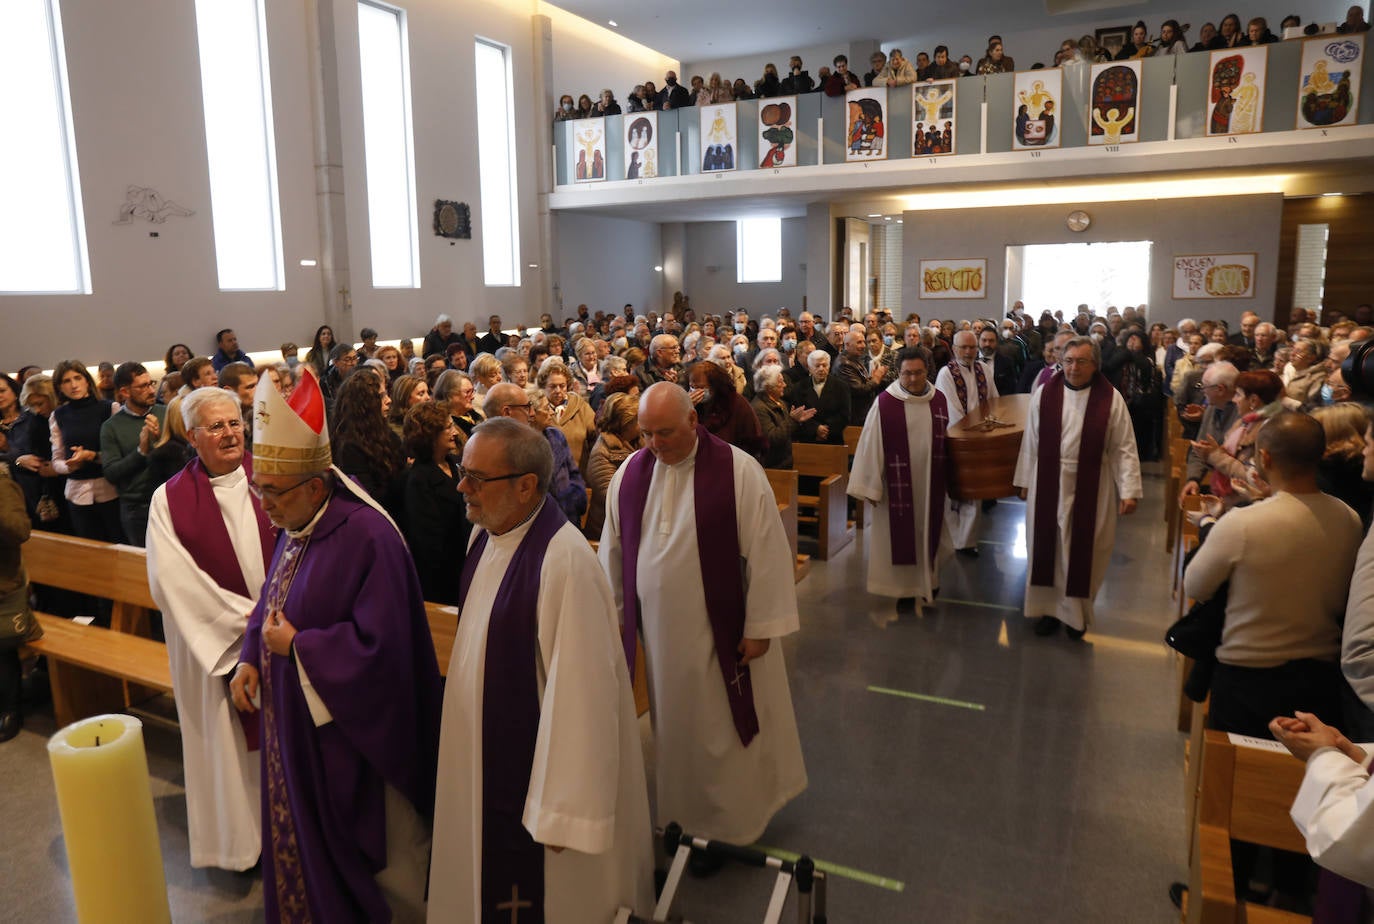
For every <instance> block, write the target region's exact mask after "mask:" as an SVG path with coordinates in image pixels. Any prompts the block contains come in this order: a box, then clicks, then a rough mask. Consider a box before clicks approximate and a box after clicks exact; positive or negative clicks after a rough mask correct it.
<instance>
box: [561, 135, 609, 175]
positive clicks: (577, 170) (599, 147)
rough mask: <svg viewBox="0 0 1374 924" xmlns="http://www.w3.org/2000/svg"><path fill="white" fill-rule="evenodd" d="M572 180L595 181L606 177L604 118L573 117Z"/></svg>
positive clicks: (570, 149)
mask: <svg viewBox="0 0 1374 924" xmlns="http://www.w3.org/2000/svg"><path fill="white" fill-rule="evenodd" d="M571 124H572V139H573V143H572V146H571V147H570V148H569V149H568V150H569V154H570V156H571V157H572V164H571V172H572V175H573V182H576V183H595V182H599V181H601V180H604V179H606V120H605V119H574V120H573V121H572V123H571Z"/></svg>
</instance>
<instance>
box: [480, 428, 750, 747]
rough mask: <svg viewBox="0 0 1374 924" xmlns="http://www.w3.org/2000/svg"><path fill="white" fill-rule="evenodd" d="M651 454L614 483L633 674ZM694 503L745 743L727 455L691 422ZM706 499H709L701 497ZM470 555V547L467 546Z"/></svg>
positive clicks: (738, 579) (709, 594)
mask: <svg viewBox="0 0 1374 924" xmlns="http://www.w3.org/2000/svg"><path fill="white" fill-rule="evenodd" d="M655 461H656V459H655V458H654V454H653V453H651V452H649V451H648V450H647V449H641V450H640V451H639V452H637V453H635V454H634V455H633V456H631V457H630V458H629V460H628V461H626V463H625V466H624V468H625V475H624V477H623V478H622V479H621V482H620V494H619V501H620V556H621V557H620V567H621V580H622V582H623V592H624V593H623V598H624V604H623V606H624V611H625V615H624V622H623V623H622V624H621V640H622V641H623V642H624V644H625V660H626V662H627V663H628V664H629V665H630V676H631V678H633V677H634V668H635V637H636V635H637V634H638V631H639V542H640V539H641V537H642V536H643V534H644V508H645V507H646V506H647V505H648V501H649V484H650V482H652V481H653V475H654V462H655ZM692 488H693V491H692V493H693V506H694V508H695V510H696V526H697V560H698V562H699V563H700V565H701V577H702V582H701V584H702V590H703V591H704V592H705V595H706V617H707V619H708V620H710V623H711V635H712V637H713V638H714V640H715V645H716V661H717V662H718V663H719V665H720V673H721V676H722V678H723V679H724V681H725V696H726V698H727V699H728V700H729V701H730V715H731V717H732V718H733V719H734V722H735V732H736V733H737V734H738V735H739V740H740V743H741V744H743V745H744V746H745V747H748V746H749V742H750V741H753V740H754V736H755V735H757V734H758V733H759V717H758V714H757V713H756V712H755V711H754V686H753V681H752V679H751V677H750V671H749V668H748V667H747V666H746V667H740V665H739V643H740V639H742V638H743V637H744V564H745V562H744V559H743V558H742V557H741V555H740V548H739V523H738V520H737V517H736V513H735V462H734V456H733V453H732V451H731V449H730V445H729V444H728V443H725V442H722V441H721V440H719V439H717V438H716V437H714V436H712V435H711V434H710V433H708V432H707V431H706V428H705V427H702V426H700V425H698V426H697V458H696V469H695V472H694V475H693V484H692ZM707 498H711V499H713V500H714V502H711V503H707V502H705V501H706V499H707ZM469 554H471V553H469Z"/></svg>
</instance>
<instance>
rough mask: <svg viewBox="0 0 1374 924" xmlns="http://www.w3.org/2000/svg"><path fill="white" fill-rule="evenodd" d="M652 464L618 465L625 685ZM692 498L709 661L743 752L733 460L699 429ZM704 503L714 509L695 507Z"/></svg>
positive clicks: (635, 459)
mask: <svg viewBox="0 0 1374 924" xmlns="http://www.w3.org/2000/svg"><path fill="white" fill-rule="evenodd" d="M655 461H657V460H656V459H655V457H654V454H653V453H651V452H649V451H648V450H647V449H641V450H640V451H639V452H637V453H635V454H634V455H633V456H631V457H630V458H629V460H628V461H627V462H626V463H625V475H624V477H623V478H622V479H621V482H620V496H619V500H620V555H621V560H620V565H621V580H622V581H623V591H624V593H623V598H624V603H623V607H624V611H625V616H624V623H623V625H622V626H621V638H622V641H623V642H624V644H625V660H626V662H627V663H628V664H629V665H630V677H631V679H633V678H634V669H635V636H636V634H637V633H638V631H639V542H640V539H641V538H642V537H643V534H644V510H645V508H646V507H647V506H648V501H649V485H650V483H651V482H652V481H653V475H654V463H655ZM692 493H693V499H692V505H693V508H694V509H695V511H696V526H697V560H698V562H699V563H700V565H701V574H702V577H703V580H702V590H703V592H704V593H705V596H706V618H707V619H708V620H709V621H710V623H711V635H712V637H713V639H714V641H715V646H716V661H717V662H718V663H719V664H720V672H721V676H722V678H723V679H724V681H725V696H726V698H727V699H728V700H729V701H730V715H731V717H732V718H733V719H734V722H735V732H736V733H737V734H738V735H739V740H740V743H741V744H743V745H744V746H745V747H748V746H749V742H750V741H753V740H754V736H755V735H757V734H758V733H759V717H758V714H757V713H756V712H755V711H754V685H753V680H752V678H751V676H750V671H749V668H748V666H747V665H746V666H744V667H741V666H740V664H739V643H740V640H741V639H742V638H744V566H745V561H744V559H743V557H741V555H740V548H739V522H738V517H737V515H736V512H735V460H734V455H733V453H732V451H731V449H730V445H729V444H728V443H725V442H723V441H721V440H720V439H717V438H716V437H714V436H712V435H711V434H710V433H708V432H707V430H706V428H705V427H702V426H700V425H698V426H697V457H696V468H695V470H694V473H693V478H692ZM708 498H711V499H713V501H714V502H710V503H703V501H705V500H706V499H708ZM706 575H711V580H705V579H704V578H705V577H706Z"/></svg>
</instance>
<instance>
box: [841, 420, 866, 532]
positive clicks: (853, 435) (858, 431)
mask: <svg viewBox="0 0 1374 924" xmlns="http://www.w3.org/2000/svg"><path fill="white" fill-rule="evenodd" d="M863 432H864V428H863V427H845V428H844V448H845V449H847V450H849V467H848V468H846V469H845V471H847V472H848V471H853V470H854V453H856V452H858V451H859V437H860V436H862V435H863ZM851 501H852V503H853V505H854V525H855V527H857V528H858V529H863V528H864V512H865V507H866V506H867V505H866V504H865V503H864V502H863V501H861V500H856V499H852V498H851Z"/></svg>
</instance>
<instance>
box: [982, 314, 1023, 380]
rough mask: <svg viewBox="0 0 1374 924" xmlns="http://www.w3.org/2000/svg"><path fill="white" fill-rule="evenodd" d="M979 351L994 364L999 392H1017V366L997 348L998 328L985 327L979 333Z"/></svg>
mask: <svg viewBox="0 0 1374 924" xmlns="http://www.w3.org/2000/svg"><path fill="white" fill-rule="evenodd" d="M978 353H979V357H980V358H981V359H982V360H983V361H984V362H988V363H991V364H992V381H993V382H994V383H995V384H996V385H997V393H998V394H999V395H1014V394H1016V386H1017V381H1016V366H1015V364H1013V363H1012V361H1011V360H1010V359H1008V358H1007V357H1006V356H1004V355H1003V354H1002V352H1001V351H1000V350H998V349H997V330H996V328H992V327H985V328H983V329H982V330H981V331H980V332H979V333H978Z"/></svg>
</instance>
